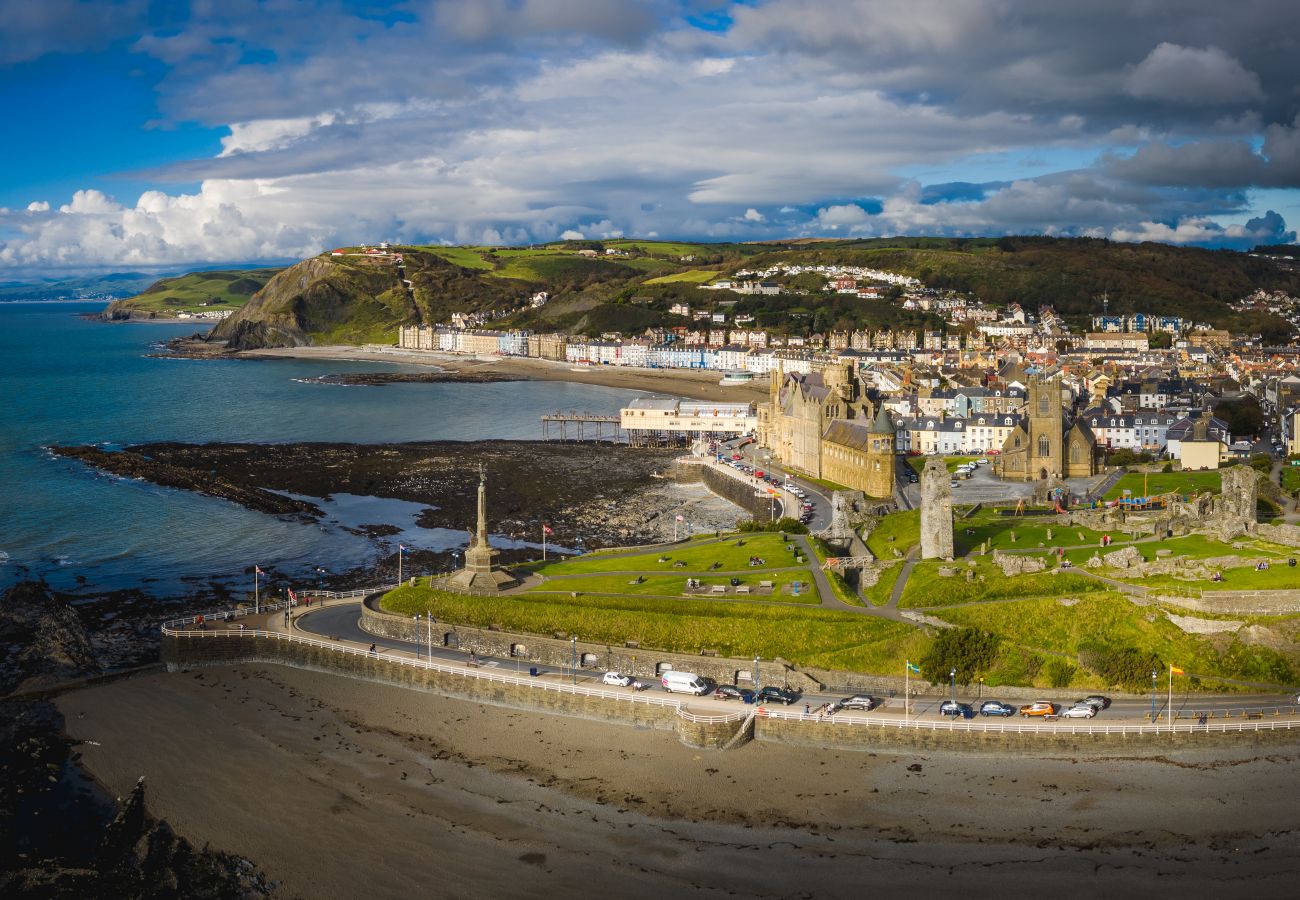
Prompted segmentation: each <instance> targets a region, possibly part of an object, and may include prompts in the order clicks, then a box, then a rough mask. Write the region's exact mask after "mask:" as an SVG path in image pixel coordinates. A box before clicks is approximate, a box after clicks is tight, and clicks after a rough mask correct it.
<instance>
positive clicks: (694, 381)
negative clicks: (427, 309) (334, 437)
mask: <svg viewBox="0 0 1300 900" xmlns="http://www.w3.org/2000/svg"><path fill="white" fill-rule="evenodd" d="M239 355H240V356H241V357H244V358H249V359H259V358H260V359H267V358H272V359H274V358H293V359H322V360H329V359H338V360H347V361H349V362H359V361H360V362H387V363H403V364H405V365H423V366H437V367H438V368H440V369H446V370H447V371H450V372H481V373H489V374H493V375H503V376H515V377H520V378H531V379H537V380H542V381H571V382H575V383H579V384H599V385H604V386H605V387H615V388H626V389H628V390H635V391H649V392H651V393H655V394H668V395H671V396H674V397H685V398H687V399H691V400H730V401H739V402H745V401H749V402H754V403H761V402H763V401H765V400H766V399H767V379H766V378H763V377H755V379H754V381H753V382H752V383H750V384H747V385H728V386H726V387H723V386H722V385H720V384H718V380H719V379H720V378H721V377H722V374H721V373H720V372H695V371H690V370H688V369H634V368H624V367H618V366H595V367H592V368H591V369H587V370H584V371H581V372H575V371H574V370H573V367H571V366H570V365H569V364H567V363H561V362H554V361H551V360H544V359H531V358H529V357H518V356H511V357H502V358H500V359H493V360H479V359H476V358H474V357H467V356H457V355H452V354H447V353H437V352H433V351H421V350H399V349H397V348H395V347H394V348H387V349H384V348H370V347H353V346H328V347H277V348H270V349H266V350H248V351H244V352H243V353H240V354H239Z"/></svg>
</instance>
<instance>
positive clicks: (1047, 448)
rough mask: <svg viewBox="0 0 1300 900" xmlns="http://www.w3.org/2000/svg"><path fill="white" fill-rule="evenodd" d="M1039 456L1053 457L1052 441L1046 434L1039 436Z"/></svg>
mask: <svg viewBox="0 0 1300 900" xmlns="http://www.w3.org/2000/svg"><path fill="white" fill-rule="evenodd" d="M1038 455H1039V456H1051V455H1052V441H1051V439H1050V438H1048V436H1047V435H1045V434H1040V435H1039V436H1038Z"/></svg>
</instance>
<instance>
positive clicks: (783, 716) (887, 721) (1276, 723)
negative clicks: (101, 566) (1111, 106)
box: [162, 588, 1300, 735]
mask: <svg viewBox="0 0 1300 900" xmlns="http://www.w3.org/2000/svg"><path fill="white" fill-rule="evenodd" d="M376 590H384V588H375V589H370V590H363V591H355V592H351V593H352V594H353V596H361V595H366V594H369V593H373V592H374V591H376ZM313 596H315V595H313ZM338 599H347V598H343V597H340V598H338ZM289 605H290V604H289V603H288V602H287V601H286V602H281V603H277V604H273V605H270V606H263V607H261V611H263V612H266V611H271V612H274V611H275V610H279V609H284V608H286V607H287V606H289ZM252 614H253V610H251V609H248V610H231V611H229V612H228V613H227V612H225V611H223V612H221V613H215V614H211V615H206V614H205V615H204V616H203V618H204V620H205V622H206V621H212V622H214V623H217V622H222V621H228V619H227V618H226V617H227V615H229V616H230V618H231V619H235V618H240V617H243V616H247V615H252ZM199 618H200V617H199V616H190V617H188V618H182V619H173V620H171V621H169V622H164V623H163V625H162V632H163V634H164V635H167V636H169V637H186V638H213V637H237V638H249V639H252V640H274V641H277V642H285V643H291V644H300V645H303V646H308V647H319V648H321V649H324V650H330V651H333V652H335V653H340V654H343V655H345V656H366V657H370V658H372V659H384V660H388V661H389V662H394V663H397V664H399V665H404V666H411V667H412V668H417V669H426V670H429V671H435V672H442V673H445V674H451V675H459V676H462V677H466V678H477V679H481V680H484V681H492V682H496V683H499V684H512V685H516V686H520V687H527V688H531V689H534V690H544V691H555V692H559V693H565V694H573V695H575V696H580V697H597V698H600V699H604V700H615V701H619V702H627V703H631V704H632V705H638V704H640V705H644V706H653V707H659V708H661V709H672V710H673V711H674V712H675V713H676V715H678V716H679V717H681V718H682V719H684V720H686V721H689V722H695V723H702V724H722V723H727V722H739V721H740V720H742V719H744V718H746V717H747V716H748V715H749V713H748V712H747V711H744V710H740V711H737V712H727V713H717V714H706V713H694V712H691V711H689V710H688V709H686V707H685V706H684V705H683V703H682V701H681V700H679V699H677V698H675V697H671V696H669V697H662V696H656V695H654V694H643V693H641V692H640V691H621V690H612V689H610V688H605V687H589V686H586V685H579V684H565V683H564V682H562V681H554V680H546V679H543V678H537V677H534V676H531V675H529V676H523V675H511V674H509V673H508V672H502V671H500V670H499V669H494V668H479V667H476V666H473V665H467V664H465V663H450V662H438V661H436V660H432V659H428V658H424V659H419V658H416V657H411V656H401V655H397V653H389V652H385V651H383V650H377V651H375V652H371V651H370V650H369V649H368V648H365V647H363V646H360V645H353V644H347V643H343V642H341V641H323V640H318V639H316V638H308V637H301V636H299V635H295V634H286V633H284V632H279V631H269V630H266V629H260V628H259V629H244V630H233V629H224V628H214V629H207V628H202V627H200V628H193V627H190V626H193V625H195V624H197V623H198V620H199ZM398 652H399V653H401V652H404V651H398ZM1265 711H1267V712H1272V714H1273V715H1272V717H1271V718H1266V717H1265V715H1266V712H1265ZM1225 712H1226V711H1225ZM1232 712H1236V713H1240V715H1241V717H1242V718H1241V719H1239V720H1238V721H1235V722H1232V721H1209V720H1208V719H1207V721H1206V723H1205V724H1200V723H1199V721H1189V722H1188V723H1187V724H1185V725H1180V724H1178V723H1177V718H1179V717H1181V716H1180V715H1178V714H1176V716H1175V722H1173V723H1169V722H1161V721H1157V722H1156V723H1155V724H1139V725H1119V724H1115V725H1112V724H1109V723H1103V724H1098V723H1094V722H1092V721H1088V722H1084V723H1080V724H1074V723H1066V722H1062V721H1059V720H1051V721H1041V722H1014V721H1005V720H1002V721H997V722H983V721H977V722H970V721H962V720H957V719H955V718H952V719H947V720H940V721H934V720H926V719H921V718H910V717H908V718H901V719H900V718H896V717H890V716H858V715H852V714H843V713H840V714H834V715H827V714H824V713H801V712H794V711H791V710H782V709H769V708H768V707H766V706H761V705H760V706H758V707H757V708H756V709H755V710H754V713H755V714H756V715H757V716H759V717H762V718H769V719H777V720H782V721H791V722H802V723H807V724H827V723H829V724H836V725H855V726H860V727H864V728H871V727H878V728H895V729H912V730H914V731H930V732H939V731H947V732H962V731H964V732H984V733H994V734H1053V735H1059V734H1066V735H1076V734H1084V735H1125V734H1146V735H1154V734H1170V733H1187V734H1195V733H1215V732H1219V733H1223V732H1242V731H1287V730H1291V729H1295V728H1300V707H1263V708H1260V709H1248V708H1245V707H1243V708H1241V709H1240V710H1233V711H1232ZM1199 717H1200V713H1199V712H1197V713H1189V714H1188V715H1187V718H1189V719H1199ZM1224 718H1228V716H1226V715H1225V717H1224Z"/></svg>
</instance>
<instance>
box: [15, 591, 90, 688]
mask: <svg viewBox="0 0 1300 900" xmlns="http://www.w3.org/2000/svg"><path fill="white" fill-rule="evenodd" d="M0 645H5V646H7V652H6V653H5V655H4V660H3V662H0V695H4V694H10V693H12V692H14V691H18V690H28V689H32V688H40V687H45V686H48V685H53V684H58V683H60V682H64V681H70V680H72V679H74V678H80V677H83V676H86V675H94V674H97V673H98V672H99V671H100V668H99V661H98V660H97V659H96V657H95V651H94V648H93V647H92V646H91V643H90V638H89V637H88V636H87V634H86V629H85V628H84V627H83V625H82V623H81V620H80V619H79V618H78V616H77V613H76V610H74V609H73V608H72V607H71V606H69V605H68V604H67V602H65V601H64V600H62V599H61V598H59V597H57V596H55V594H54V593H53V592H52V591H50V589H49V588H48V587H47V586H46V585H45V584H43V583H41V582H36V581H24V582H22V583H20V584H16V585H14V586H13V587H11V588H9V589H8V590H7V591H5V592H4V595H3V596H0Z"/></svg>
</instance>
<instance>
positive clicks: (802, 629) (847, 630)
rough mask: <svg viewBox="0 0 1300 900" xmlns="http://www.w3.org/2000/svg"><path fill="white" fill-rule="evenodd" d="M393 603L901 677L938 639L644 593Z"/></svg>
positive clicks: (533, 627) (412, 598)
mask: <svg viewBox="0 0 1300 900" xmlns="http://www.w3.org/2000/svg"><path fill="white" fill-rule="evenodd" d="M384 607H385V608H386V609H388V610H390V611H392V612H396V613H401V614H404V615H412V614H414V613H417V612H421V613H423V612H432V613H433V614H434V615H435V616H436V617H437V618H438V619H440V620H442V621H445V622H455V623H459V624H465V625H472V626H476V627H479V628H486V627H487V626H488V625H490V624H494V623H495V624H500V625H501V626H502V627H503V628H506V629H507V630H511V631H522V632H528V633H532V634H547V635H548V634H552V633H554V632H561V631H562V632H564V633H566V634H576V635H578V637H579V638H581V639H582V640H584V641H593V642H598V643H609V644H610V645H612V646H616V647H622V646H623V642H624V641H627V640H637V641H640V643H641V647H642V648H643V650H642V651H639V652H651V653H652V652H653V651H652V650H650V648H657V649H661V650H668V651H673V652H683V653H695V652H698V651H699V650H700V649H701V648H709V649H714V650H717V651H718V652H719V653H721V654H723V655H725V656H733V657H740V658H744V659H748V658H750V657H752V656H754V655H758V656H761V657H763V658H764V659H772V658H773V657H777V656H780V657H782V658H784V659H788V660H791V661H793V662H797V663H800V664H803V665H809V666H824V667H827V668H838V669H850V670H854V671H862V672H888V673H895V672H901V671H902V669H903V660H904V659H906V658H908V657H909V656H910V657H911V658H913V659H915V658H919V656H920V655H921V654H922V653H924V651H925V648H926V646H927V645H928V644H929V638H927V637H926V636H925V634H924V633H923V632H922V631H921V630H920V629H918V628H915V627H913V626H911V625H907V624H903V623H900V622H891V621H888V620H886V619H880V618H877V617H874V616H864V615H860V614H856V613H851V612H834V611H830V610H823V609H816V608H804V607H798V606H776V605H767V604H759V603H727V602H716V601H709V600H675V601H663V600H654V599H650V598H639V597H587V596H583V597H579V598H577V599H573V598H570V597H569V596H568V595H563V596H555V595H547V594H522V595H515V596H511V597H466V596H460V595H456V594H448V593H445V592H443V591H435V590H432V589H430V588H428V587H416V588H412V587H401V588H398V589H397V590H395V591H392V592H390V593H389V594H387V595H386V596H385V597H384Z"/></svg>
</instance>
